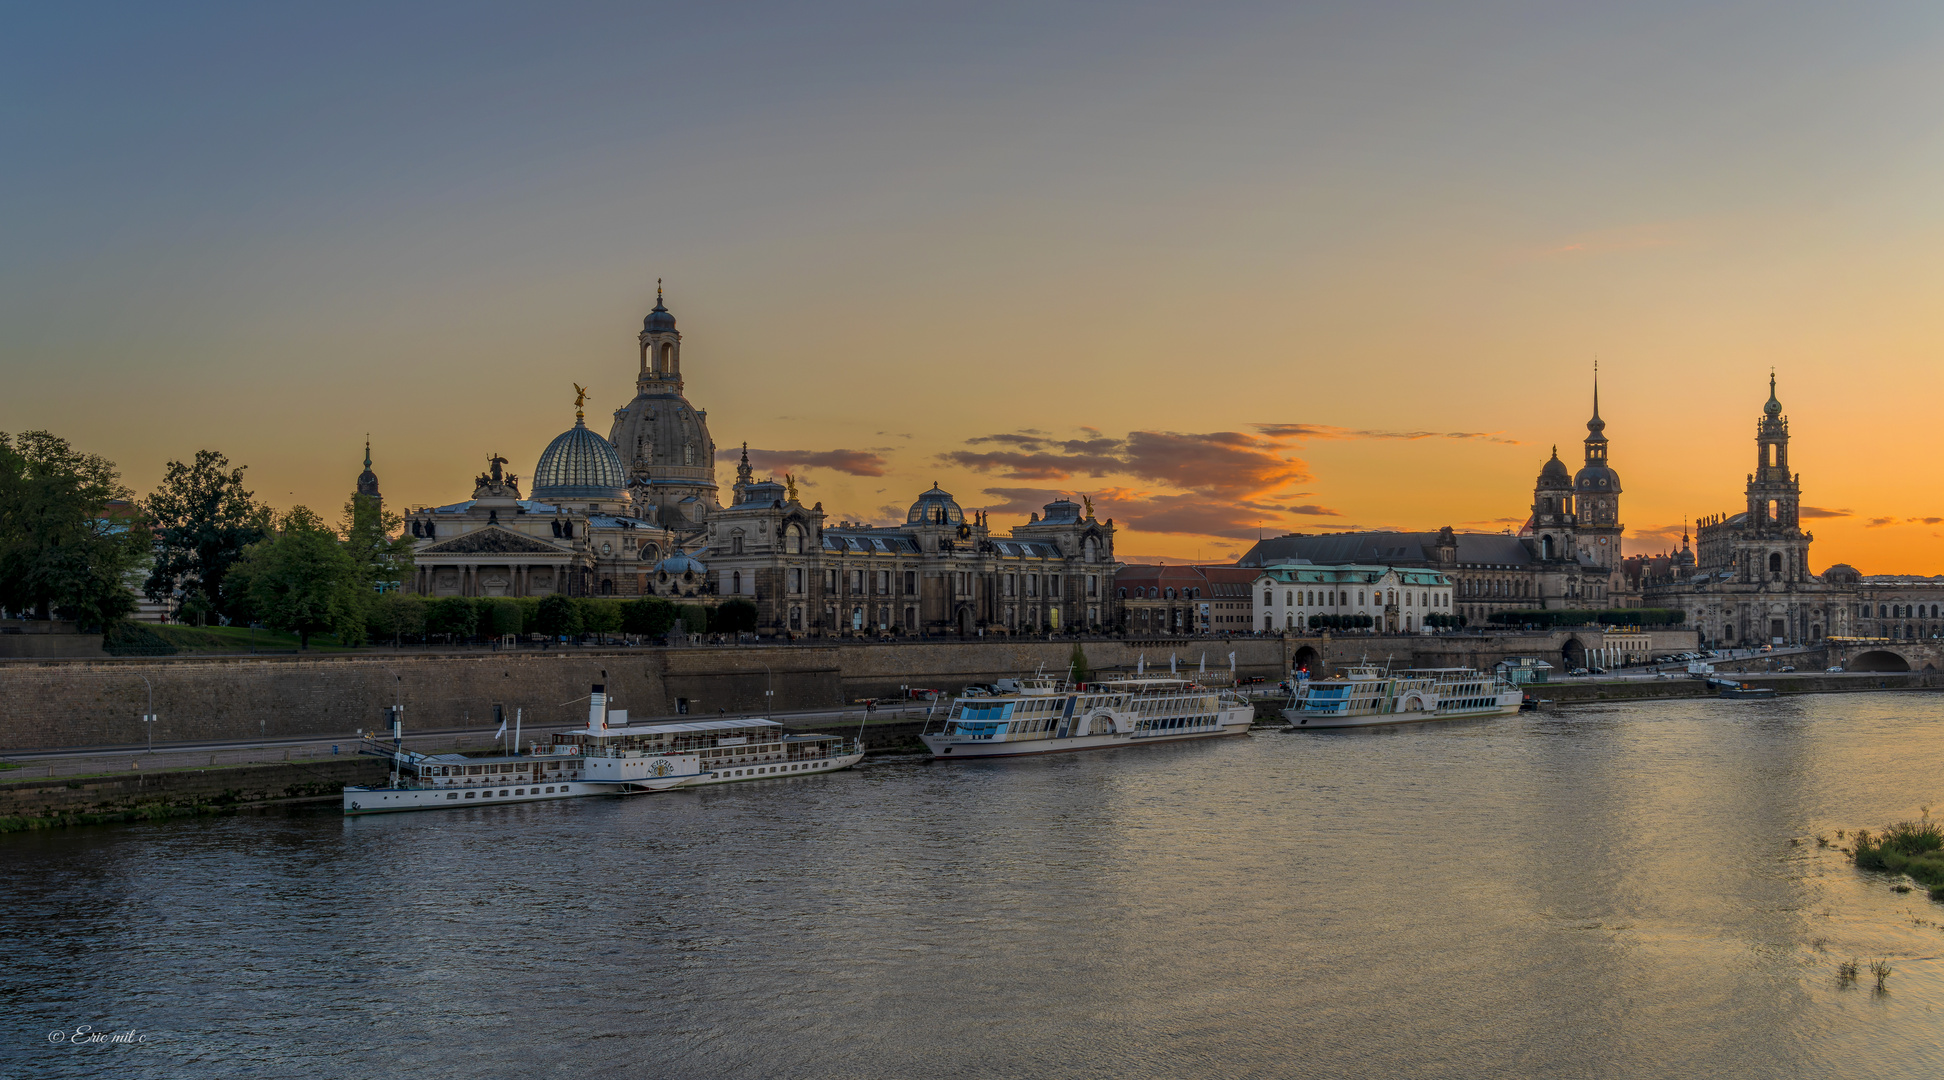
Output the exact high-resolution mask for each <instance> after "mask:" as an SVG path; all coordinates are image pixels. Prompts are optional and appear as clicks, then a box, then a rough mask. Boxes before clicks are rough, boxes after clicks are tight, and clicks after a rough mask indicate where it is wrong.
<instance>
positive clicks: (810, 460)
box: [716, 447, 890, 476]
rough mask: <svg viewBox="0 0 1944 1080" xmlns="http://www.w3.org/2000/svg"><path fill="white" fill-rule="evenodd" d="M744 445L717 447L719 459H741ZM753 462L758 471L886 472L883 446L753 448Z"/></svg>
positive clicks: (876, 473)
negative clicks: (809, 448) (815, 448)
mask: <svg viewBox="0 0 1944 1080" xmlns="http://www.w3.org/2000/svg"><path fill="white" fill-rule="evenodd" d="M741 457H742V450H741V449H740V448H737V449H731V450H718V451H716V460H717V461H738V460H741ZM749 464H750V465H751V466H753V467H754V468H755V469H756V470H757V471H758V472H772V473H775V472H787V471H790V470H792V469H802V468H808V469H829V470H831V471H832V472H840V473H849V474H850V475H852V476H883V475H884V472H885V467H886V466H887V465H888V464H890V463H889V462H887V461H885V459H884V454H883V452H882V450H881V449H872V450H757V449H755V448H753V447H752V448H751V449H750V451H749Z"/></svg>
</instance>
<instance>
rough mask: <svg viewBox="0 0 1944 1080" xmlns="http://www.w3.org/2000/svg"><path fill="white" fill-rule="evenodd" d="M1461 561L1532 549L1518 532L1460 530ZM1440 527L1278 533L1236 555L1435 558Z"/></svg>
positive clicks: (1516, 555)
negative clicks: (1417, 530)
mask: <svg viewBox="0 0 1944 1080" xmlns="http://www.w3.org/2000/svg"><path fill="white" fill-rule="evenodd" d="M1455 536H1456V538H1457V541H1458V561H1459V562H1460V563H1461V564H1467V565H1472V566H1525V565H1527V564H1529V563H1531V562H1533V561H1534V557H1533V554H1532V552H1531V551H1530V550H1528V549H1527V548H1526V546H1525V545H1524V544H1522V543H1520V542H1519V538H1518V537H1516V536H1507V535H1505V534H1503V533H1456V534H1455ZM1437 548H1438V534H1437V533H1435V532H1421V533H1406V532H1358V533H1335V534H1332V535H1329V536H1278V537H1273V538H1271V539H1268V540H1259V541H1257V542H1256V545H1255V546H1254V547H1252V548H1250V549H1249V551H1248V553H1247V554H1245V555H1243V556H1242V558H1241V559H1239V560H1237V562H1236V565H1237V566H1274V565H1276V564H1278V563H1292V562H1296V561H1298V560H1307V561H1309V562H1312V563H1319V564H1323V563H1328V564H1335V565H1348V564H1353V563H1364V564H1372V563H1378V564H1381V563H1391V564H1402V563H1412V562H1424V563H1429V562H1435V561H1436V559H1437Z"/></svg>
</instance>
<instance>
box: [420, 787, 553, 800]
mask: <svg viewBox="0 0 1944 1080" xmlns="http://www.w3.org/2000/svg"><path fill="white" fill-rule="evenodd" d="M567 790H568V788H567V785H566V784H562V785H560V787H559V791H560V793H561V794H563V795H564V794H566V793H567ZM554 791H555V789H554V788H548V789H547V790H546V791H545V792H542V791H541V790H540V789H539V788H534V789H533V790H532V791H531V792H529V791H528V790H527V789H526V788H514V789H513V793H512V794H511V795H509V794H507V793H506V792H504V791H502V792H500V793H499V797H500V798H502V799H510V798H514V797H517V796H526V795H541V794H546V795H552V794H554ZM459 794H460V793H459V792H457V791H449V792H447V793H446V798H448V799H457V798H458V797H459ZM465 795H466V798H468V799H490V798H492V797H493V793H492V792H491V791H468V792H466V793H465Z"/></svg>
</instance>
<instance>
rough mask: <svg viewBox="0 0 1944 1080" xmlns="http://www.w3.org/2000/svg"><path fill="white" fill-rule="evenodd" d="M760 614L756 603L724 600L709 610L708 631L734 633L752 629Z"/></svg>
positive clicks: (754, 627)
mask: <svg viewBox="0 0 1944 1080" xmlns="http://www.w3.org/2000/svg"><path fill="white" fill-rule="evenodd" d="M760 615H761V612H759V611H758V610H757V609H756V605H755V604H752V603H750V602H749V601H747V600H724V601H723V602H722V603H720V604H717V605H716V606H715V608H714V610H712V611H710V612H709V632H710V633H712V634H736V633H742V632H744V631H750V630H754V629H756V620H757V618H758V617H759V616H760Z"/></svg>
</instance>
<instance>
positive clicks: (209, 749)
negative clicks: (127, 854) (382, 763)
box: [0, 700, 950, 781]
mask: <svg viewBox="0 0 1944 1080" xmlns="http://www.w3.org/2000/svg"><path fill="white" fill-rule="evenodd" d="M949 708H950V702H948V701H944V700H941V701H939V702H938V703H937V705H936V707H935V709H934V710H933V711H932V713H931V715H932V719H933V721H934V722H937V721H940V720H942V719H943V717H944V715H945V713H946V712H947V710H948V709H949ZM926 711H927V710H926V706H925V704H924V703H911V704H907V705H905V706H904V707H902V708H899V707H896V706H882V707H880V708H878V709H877V711H875V712H871V713H866V712H864V710H863V709H862V708H861V707H860V706H855V705H853V706H850V707H849V708H844V709H809V710H802V711H798V712H778V713H774V714H771V719H774V720H776V721H778V722H779V723H782V724H786V725H788V726H789V727H790V729H791V730H793V731H796V732H807V731H809V730H817V731H819V732H820V733H822V734H828V735H844V736H846V737H849V736H852V735H855V734H856V733H857V730H858V724H859V721H863V722H864V723H866V724H868V725H870V726H873V727H875V726H877V725H880V724H907V723H919V722H922V721H923V720H924V719H925V717H926ZM753 715H755V714H753V713H722V714H712V715H701V714H696V715H687V716H658V717H640V716H630V717H629V718H628V720H629V723H628V725H627V726H628V727H631V728H633V727H646V726H648V725H650V724H675V723H687V722H694V721H705V720H713V719H721V718H723V717H730V718H733V717H738V716H753ZM820 722H821V724H822V726H819V725H820ZM583 723H584V721H583ZM580 726H581V725H580V724H573V725H561V724H547V725H544V726H534V725H527V726H526V727H524V728H522V729H521V731H520V741H521V742H522V743H524V744H531V743H534V742H541V743H545V742H550V741H552V736H553V734H554V733H555V732H558V731H573V730H575V729H577V728H579V727H580ZM498 730H499V729H498V727H497V726H496V725H491V724H488V725H485V726H480V727H468V728H449V729H442V730H438V731H426V732H415V731H413V730H411V727H410V726H409V723H408V725H407V727H406V729H405V747H406V749H408V750H416V751H418V752H420V753H425V754H447V753H452V752H453V751H455V750H464V751H470V752H479V751H484V750H491V749H493V748H495V747H498V746H500V745H501V742H500V740H498V739H495V738H494V737H493V734H494V732H496V731H498ZM512 738H513V725H512V723H511V722H510V721H509V722H508V723H507V725H506V740H507V741H508V742H510V741H511V740H512ZM358 745H359V737H358V735H357V734H356V733H354V732H347V733H345V734H343V735H336V736H316V735H304V736H293V737H288V738H272V739H251V740H247V741H236V742H212V743H180V742H178V743H156V744H155V748H154V751H153V752H152V753H151V752H150V750H149V748H148V747H147V746H145V745H140V744H137V745H133V746H83V747H74V748H71V749H61V750H22V751H0V761H4V762H7V763H10V764H15V765H18V766H20V767H19V768H17V769H0V781H5V780H25V779H30V778H33V777H36V776H87V775H95V774H99V773H112V772H129V771H133V769H137V768H139V769H147V770H162V769H185V768H192V767H197V766H208V765H248V764H255V763H260V762H275V761H316V760H320V759H326V760H328V759H329V758H330V757H331V756H332V748H333V747H336V750H337V753H338V755H339V756H342V755H346V754H356V753H357V752H358Z"/></svg>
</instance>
